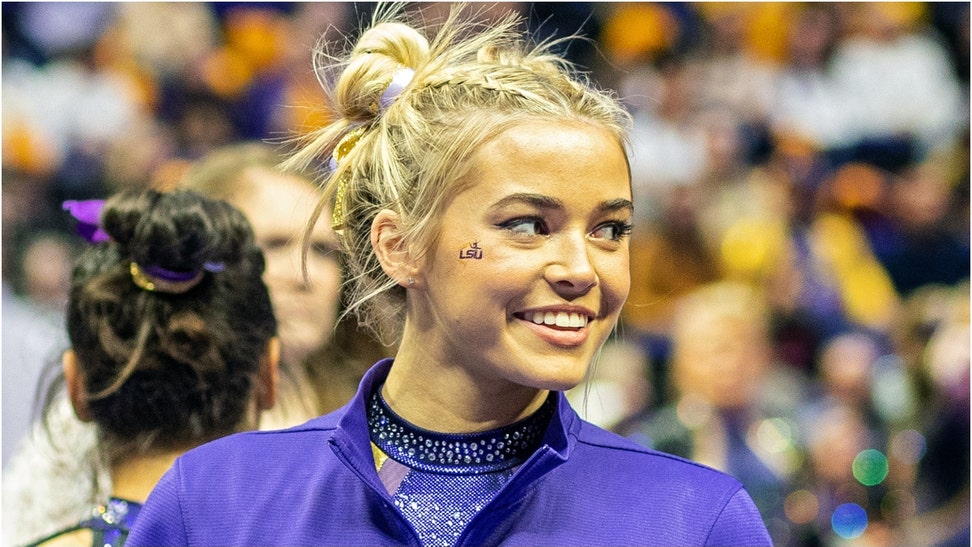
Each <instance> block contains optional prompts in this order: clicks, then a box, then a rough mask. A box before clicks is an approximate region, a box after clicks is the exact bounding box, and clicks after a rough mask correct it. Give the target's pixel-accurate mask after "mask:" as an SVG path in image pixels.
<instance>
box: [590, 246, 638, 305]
mask: <svg viewBox="0 0 972 547" xmlns="http://www.w3.org/2000/svg"><path fill="white" fill-rule="evenodd" d="M598 277H599V278H600V282H601V292H602V294H603V295H604V299H605V305H606V306H608V307H610V308H612V311H613V312H618V311H620V308H621V306H622V305H623V304H624V301H625V300H627V299H628V293H629V292H630V291H631V271H630V269H629V263H628V254H627V253H624V255H623V256H617V257H611V258H609V259H608V260H605V261H604V263H603V264H602V265H601V267H600V269H599V271H598Z"/></svg>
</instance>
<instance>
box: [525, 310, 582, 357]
mask: <svg viewBox="0 0 972 547" xmlns="http://www.w3.org/2000/svg"><path fill="white" fill-rule="evenodd" d="M514 316H515V317H516V318H517V319H520V320H521V321H523V322H524V325H525V326H526V327H527V328H528V329H529V330H531V331H532V332H533V333H534V334H535V335H537V336H538V337H539V338H540V339H541V340H544V341H545V342H547V343H549V344H552V345H554V346H558V347H563V348H568V347H577V346H580V345H582V344H583V343H584V342H585V341H586V340H587V338H588V335H589V333H590V331H589V329H588V328H587V325H588V323H589V322H590V321H591V319H592V317H593V316H592V315H591V314H589V313H587V312H586V311H582V310H562V309H556V310H530V311H525V312H520V313H517V314H514Z"/></svg>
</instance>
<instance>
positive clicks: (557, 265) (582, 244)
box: [544, 234, 598, 297]
mask: <svg viewBox="0 0 972 547" xmlns="http://www.w3.org/2000/svg"><path fill="white" fill-rule="evenodd" d="M553 251H554V252H555V253H556V254H555V256H554V257H553V259H552V260H551V262H550V264H548V266H547V269H546V271H545V272H544V275H545V277H546V279H547V281H548V282H549V283H550V284H551V285H553V287H554V288H555V289H556V290H557V291H558V292H559V293H561V294H563V295H564V296H567V297H576V296H581V295H584V294H587V292H588V291H590V290H591V288H592V287H594V286H595V285H597V282H598V279H597V271H596V270H595V268H594V263H593V262H592V261H591V256H590V249H589V247H588V242H587V238H586V236H585V235H584V234H576V235H570V236H566V235H565V236H563V237H562V238H561V240H560V244H559V245H555V246H554V249H553Z"/></svg>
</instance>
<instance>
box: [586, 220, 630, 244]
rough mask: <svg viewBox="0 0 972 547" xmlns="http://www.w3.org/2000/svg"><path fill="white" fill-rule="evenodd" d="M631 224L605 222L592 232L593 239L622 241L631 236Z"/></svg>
mask: <svg viewBox="0 0 972 547" xmlns="http://www.w3.org/2000/svg"><path fill="white" fill-rule="evenodd" d="M631 229H632V226H631V224H629V223H627V222H622V221H612V222H605V223H604V224H601V225H600V226H598V227H597V228H595V229H594V231H593V232H591V237H594V238H595V239H609V240H611V241H620V240H621V239H622V238H623V237H625V236H628V235H631Z"/></svg>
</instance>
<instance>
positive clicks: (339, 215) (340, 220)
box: [331, 126, 366, 230]
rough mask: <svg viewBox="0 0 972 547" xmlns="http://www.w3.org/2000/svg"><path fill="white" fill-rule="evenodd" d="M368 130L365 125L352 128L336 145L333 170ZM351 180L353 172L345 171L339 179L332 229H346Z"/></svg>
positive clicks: (332, 157) (332, 213) (332, 163)
mask: <svg viewBox="0 0 972 547" xmlns="http://www.w3.org/2000/svg"><path fill="white" fill-rule="evenodd" d="M365 130H366V127H365V126H361V127H357V128H355V129H352V130H351V131H350V132H348V134H346V135H345V136H344V137H342V138H341V140H340V141H338V143H337V146H335V147H334V152H333V153H332V154H331V171H332V172H334V171H336V170H337V168H338V165H339V164H340V163H341V161H342V160H344V158H346V157H347V155H348V154H350V153H351V151H352V150H354V147H355V146H356V145H357V144H358V141H359V140H361V137H362V136H363V135H364V133H365ZM350 181H351V172H350V171H345V173H344V175H342V176H341V180H339V181H338V187H337V191H336V192H335V194H334V210H333V211H332V212H331V229H332V230H342V229H344V195H345V194H346V193H347V189H348V182H350Z"/></svg>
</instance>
